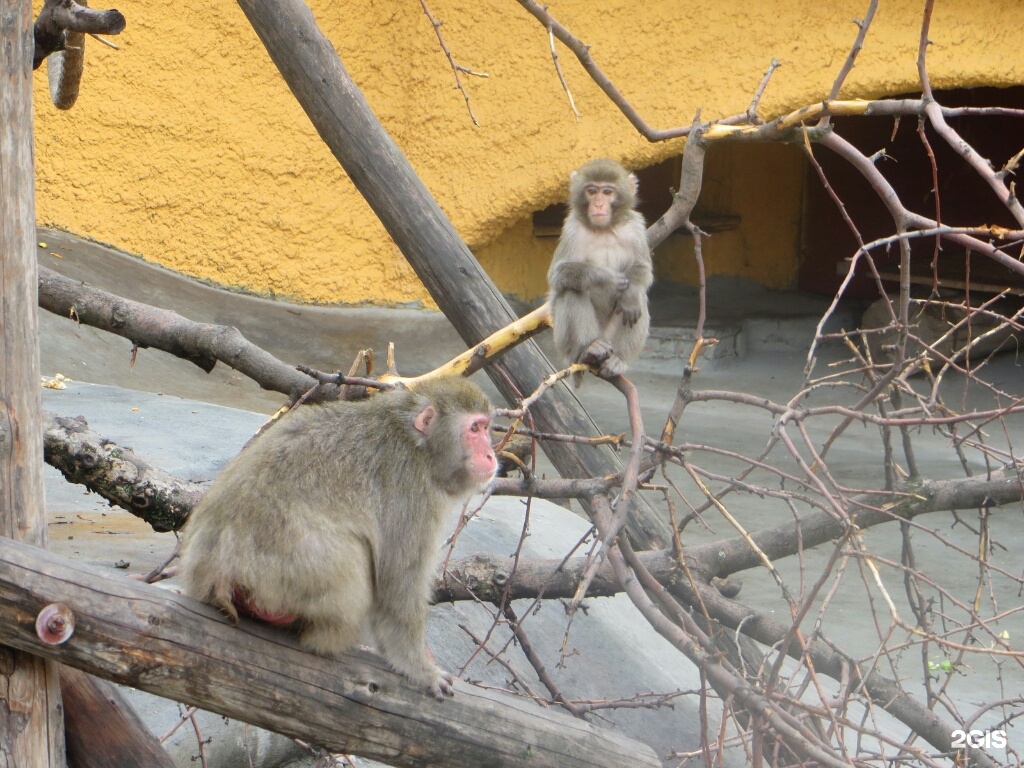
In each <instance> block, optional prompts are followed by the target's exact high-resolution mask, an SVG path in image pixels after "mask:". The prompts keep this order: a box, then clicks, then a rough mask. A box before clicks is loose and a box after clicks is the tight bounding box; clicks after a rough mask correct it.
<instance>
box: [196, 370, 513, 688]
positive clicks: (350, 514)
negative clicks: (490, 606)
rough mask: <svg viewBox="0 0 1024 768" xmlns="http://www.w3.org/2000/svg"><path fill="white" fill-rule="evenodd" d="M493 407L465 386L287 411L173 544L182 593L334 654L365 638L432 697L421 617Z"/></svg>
mask: <svg viewBox="0 0 1024 768" xmlns="http://www.w3.org/2000/svg"><path fill="white" fill-rule="evenodd" d="M490 419H491V404H490V402H489V401H488V399H487V397H486V395H484V393H483V392H482V391H481V390H480V388H479V387H478V386H477V385H475V384H473V383H471V382H469V381H466V380H465V379H459V378H445V379H435V380H432V381H426V382H423V383H422V384H420V385H419V386H417V387H416V389H415V391H410V390H407V389H397V390H394V391H391V392H384V393H381V394H379V395H377V396H375V397H372V398H370V399H368V400H362V401H358V402H334V403H329V404H326V405H309V406H303V407H301V408H298V409H296V410H295V411H293V412H292V413H290V414H289V415H288V416H286V417H285V418H284V419H283V420H282V421H281V422H280V423H278V424H276V425H275V426H273V427H272V428H271V429H270V430H269V431H268V432H267V433H266V434H264V435H262V436H261V437H259V438H258V439H256V440H255V441H254V442H252V443H251V444H250V445H248V446H246V448H245V449H243V450H242V452H241V453H239V454H238V455H237V456H236V457H235V458H234V459H232V460H231V462H230V463H229V464H228V465H227V466H226V467H225V468H224V469H223V471H222V472H221V473H220V475H218V477H217V478H216V480H215V481H214V483H213V485H212V486H211V487H210V489H209V490H208V491H207V492H206V495H205V496H204V497H203V499H202V501H201V502H200V503H199V504H198V505H197V506H196V508H195V509H194V510H193V511H192V514H191V516H190V518H189V521H188V524H187V526H186V527H185V534H184V539H183V541H182V546H181V575H182V580H183V583H184V586H185V589H186V591H187V592H188V593H189V594H190V595H192V596H193V597H195V598H198V599H199V600H203V601H205V602H208V603H211V604H212V605H215V606H217V607H218V608H220V609H221V610H222V611H224V613H226V614H227V615H228V616H229V617H230V618H231V619H232V621H235V622H237V621H238V614H239V613H241V614H243V615H247V616H250V617H253V618H257V619H261V620H263V621H267V622H270V623H272V624H277V625H281V626H293V627H294V628H295V629H296V630H297V631H298V632H299V642H300V644H301V645H303V646H305V647H306V648H309V649H310V650H312V651H315V652H316V653H320V654H323V655H326V656H334V655H337V654H340V653H341V652H342V651H344V650H346V649H348V648H350V647H352V646H353V645H355V644H356V643H358V642H359V641H360V640H361V639H362V638H363V634H364V631H366V630H368V631H369V634H370V635H372V637H373V639H374V640H375V642H376V645H377V648H378V650H379V651H380V653H381V654H382V655H383V656H384V658H385V660H386V661H387V662H388V663H389V664H390V665H391V666H392V667H393V668H394V669H395V671H397V672H400V673H401V674H403V675H405V676H406V677H407V678H409V679H410V680H412V681H413V682H414V683H417V684H419V685H422V686H423V687H425V688H426V689H428V690H429V691H430V692H431V693H433V694H434V696H435V697H437V698H439V699H440V698H443V697H444V695H446V694H447V695H449V696H450V695H452V683H453V680H454V679H453V677H452V676H451V675H450V674H448V673H447V672H445V671H443V670H442V669H441V668H440V667H438V666H437V663H436V662H435V661H434V658H433V656H432V654H431V653H430V650H429V649H428V648H427V646H426V640H425V623H426V618H427V607H428V602H429V599H430V596H431V592H432V588H433V581H434V575H435V570H436V567H437V563H438V555H439V547H440V543H441V538H442V534H443V533H444V530H443V529H444V526H445V524H446V523H448V522H450V513H451V512H452V511H453V510H454V508H457V507H460V506H461V505H462V504H463V503H464V502H465V501H466V500H467V499H469V497H470V496H472V495H473V493H475V492H477V491H479V490H481V489H482V488H483V487H484V486H485V485H486V484H487V483H488V482H489V481H490V480H491V478H492V477H493V476H494V472H495V469H496V467H497V461H496V460H495V456H494V451H493V450H491V444H490V441H489V439H488V432H489V427H490Z"/></svg>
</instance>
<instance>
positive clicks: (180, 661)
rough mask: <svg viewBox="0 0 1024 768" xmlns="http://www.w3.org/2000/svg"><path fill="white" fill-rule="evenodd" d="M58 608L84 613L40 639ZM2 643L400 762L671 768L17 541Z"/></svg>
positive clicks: (617, 738)
mask: <svg viewBox="0 0 1024 768" xmlns="http://www.w3.org/2000/svg"><path fill="white" fill-rule="evenodd" d="M55 603H62V604H64V605H65V606H67V608H68V609H69V611H70V616H73V619H66V620H64V621H63V622H59V626H51V627H49V631H48V630H47V627H46V626H43V627H41V629H40V630H39V631H38V633H37V616H38V615H39V613H40V612H41V611H42V610H43V609H44V608H46V607H48V606H51V605H53V604H55ZM61 615H62V616H68V615H69V614H68V613H67V612H65V613H64V614H61ZM44 624H45V622H44ZM69 624H73V626H70V627H69V626H68V625H69ZM69 629H70V631H69ZM65 636H67V637H66V639H63V638H64V637H65ZM42 637H47V638H48V639H49V641H50V643H55V644H50V643H48V642H44V641H43V639H42ZM0 643H3V644H7V645H11V646H13V647H15V648H18V649H20V650H24V651H28V652H30V653H33V654H36V655H39V656H43V657H45V658H49V659H54V660H56V661H59V662H61V663H62V664H67V665H68V666H72V667H76V668H78V669H81V670H84V671H86V672H89V673H90V674H93V675H96V676H98V677H103V678H106V679H109V680H114V681H116V682H119V683H122V684H125V685H129V686H132V687H134V688H139V689H141V690H144V691H149V692H151V693H155V694H157V695H159V696H164V697H166V698H170V699H174V700H177V701H182V702H185V703H187V704H191V705H195V706H199V707H201V708H203V709H207V710H210V711H212V712H216V713H218V714H222V715H225V716H227V717H232V718H235V719H238V720H242V721H245V722H248V723H251V724H253V725H257V726H260V727H262V728H266V729H268V730H272V731H276V732H278V733H282V734H285V735H287V736H291V737H294V738H300V739H303V740H305V741H310V742H312V743H315V744H318V745H320V746H323V747H325V748H327V749H329V750H331V751H336V752H344V753H348V754H355V755H362V756H365V757H367V758H370V759H374V760H380V761H382V762H386V763H388V764H389V765H394V766H397V767H399V768H402V767H403V766H410V767H412V768H418V767H420V766H424V767H425V766H437V765H445V766H451V767H452V768H459V766H467V768H468V767H469V766H481V765H487V766H493V767H495V768H497V767H499V766H510V767H512V766H514V767H519V766H522V767H523V768H526V767H527V766H529V767H530V768H543V767H544V766H551V768H556V767H561V768H582V767H583V766H608V767H609V768H611V767H612V766H616V767H617V766H622V765H629V766H637V767H638V768H642V766H660V761H659V760H658V759H657V757H656V756H655V754H654V752H653V750H651V748H650V747H648V746H646V745H644V744H640V743H638V742H636V741H633V740H632V739H629V738H627V737H625V736H622V735H620V734H617V733H614V732H612V731H608V730H605V729H601V728H597V727H595V726H594V725H592V724H590V723H588V722H585V721H583V720H579V719H576V718H573V717H571V716H569V715H568V714H566V713H563V712H561V711H559V710H555V709H550V708H549V709H542V708H540V707H538V706H536V705H535V704H533V703H532V702H530V701H528V700H525V699H522V698H517V697H514V696H510V695H507V694H503V693H500V692H496V691H489V690H484V689H482V688H477V687H474V686H471V685H468V684H465V683H462V682H461V681H458V682H457V685H456V693H455V698H454V699H449V700H446V701H443V702H438V701H435V700H434V699H433V698H432V697H431V696H430V695H428V694H427V693H426V692H424V691H420V690H419V689H418V688H416V687H414V686H411V685H410V684H408V683H407V681H406V680H405V679H404V678H402V677H400V676H399V675H396V674H395V673H393V672H391V671H390V670H388V669H387V668H386V666H385V665H384V663H383V661H381V660H380V659H379V658H378V657H376V656H374V655H373V654H371V653H369V652H366V651H357V652H353V653H350V654H346V655H345V656H344V658H343V659H341V660H331V659H324V658H321V657H318V656H314V655H312V654H309V653H306V652H304V651H302V650H300V649H299V648H298V646H297V645H296V643H295V641H294V638H292V637H290V636H289V635H287V634H285V633H284V632H283V631H281V630H276V629H274V628H271V627H266V626H262V625H257V624H254V623H251V622H245V621H243V623H242V626H241V628H235V627H232V626H230V625H229V624H228V623H227V622H226V620H225V619H224V618H223V617H222V616H221V615H220V614H219V613H218V612H217V611H216V610H215V609H213V608H211V607H209V606H207V605H203V604H202V603H199V602H196V601H195V600H192V599H190V598H187V597H184V596H182V595H178V594H175V593H173V592H171V591H169V590H166V589H161V588H159V587H154V586H152V585H148V584H142V583H139V582H134V581H130V580H128V579H124V580H121V579H113V578H110V577H108V576H106V575H104V574H103V573H102V572H101V571H99V570H98V569H96V568H92V567H90V566H87V565H84V564H81V563H76V562H74V561H71V560H68V559H66V558H63V557H60V556H58V555H55V554H53V553H51V552H47V551H45V550H41V549H37V548H35V547H31V546H28V545H26V544H21V543H19V542H16V541H11V540H7V539H2V540H0Z"/></svg>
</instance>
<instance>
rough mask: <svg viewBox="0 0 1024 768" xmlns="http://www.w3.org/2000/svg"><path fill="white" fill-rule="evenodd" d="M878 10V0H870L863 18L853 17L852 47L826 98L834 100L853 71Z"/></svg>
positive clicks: (823, 122) (825, 120) (826, 122)
mask: <svg viewBox="0 0 1024 768" xmlns="http://www.w3.org/2000/svg"><path fill="white" fill-rule="evenodd" d="M876 10H878V0H871V2H870V4H869V5H868V12H867V13H866V14H864V19H863V20H860V19H854V20H853V23H854V24H856V25H857V28H858V29H857V39H856V40H854V42H853V47H852V48H850V53H849V54H848V55H847V56H846V61H844V62H843V66H842V67H841V68H840V69H839V74H837V75H836V79H835V81H834V82H833V83H832V89H831V90H830V91H829V92H828V100H829V101H835V100H836V99H838V98H839V91H840V89H841V88H842V87H843V83H844V82H845V81H846V78H847V76H848V75H849V74H850V72H852V71H853V68H854V66H856V63H857V56H858V54H860V52H861V50H862V49H863V48H864V39H865V38H866V37H867V35H868V28H869V27H870V26H871V20H872V19H874V18H875V11H876ZM827 124H828V117H824V118H822V125H827Z"/></svg>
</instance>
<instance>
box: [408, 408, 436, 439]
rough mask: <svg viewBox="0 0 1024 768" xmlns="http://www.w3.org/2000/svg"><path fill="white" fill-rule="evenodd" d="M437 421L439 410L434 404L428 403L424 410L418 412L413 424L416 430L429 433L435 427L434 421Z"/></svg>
mask: <svg viewBox="0 0 1024 768" xmlns="http://www.w3.org/2000/svg"><path fill="white" fill-rule="evenodd" d="M436 421H437V411H436V410H435V409H434V406H432V405H428V406H426V407H425V408H424V409H423V410H422V411H420V412H419V413H417V414H416V418H415V419H414V420H413V422H412V424H413V426H414V427H416V431H417V432H420V433H421V434H424V435H429V434H430V431H431V430H432V429H433V428H434V423H435V422H436Z"/></svg>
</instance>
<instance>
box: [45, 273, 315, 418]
mask: <svg viewBox="0 0 1024 768" xmlns="http://www.w3.org/2000/svg"><path fill="white" fill-rule="evenodd" d="M39 306H40V307H42V308H43V309H45V310H47V311H49V312H53V313H54V314H55V315H60V316H61V317H67V318H71V319H72V320H77V321H78V322H80V323H84V324H85V325H91V326H93V327H94V328H99V329H100V330H104V331H108V332H109V333H114V334H117V335H118V336H123V337H124V338H126V339H128V340H129V341H131V342H132V343H133V344H135V345H136V346H137V347H142V348H147V347H152V348H154V349H159V350H162V351H164V352H168V353H170V354H172V355H175V356H176V357H180V358H182V359H183V360H188V361H189V362H190V363H193V364H194V365H196V366H198V367H199V368H201V369H202V370H204V371H206V372H207V373H209V372H210V371H212V370H213V367H214V365H216V364H217V362H218V361H220V362H223V363H225V364H226V365H229V366H231V367H232V368H234V369H235V370H236V371H238V372H240V373H244V374H245V375H246V376H248V377H249V378H251V379H252V380H253V381H255V382H256V383H257V384H259V385H260V386H261V387H262V388H263V389H267V390H271V391H275V392H281V393H283V394H285V395H287V396H288V397H290V398H292V399H297V398H299V397H301V396H302V395H303V394H304V393H305V392H307V391H308V390H309V389H310V388H311V387H313V386H314V385H315V384H316V383H317V382H316V381H315V380H314V379H312V378H310V377H308V376H305V375H303V374H302V373H299V372H298V371H297V370H295V368H294V367H293V366H291V365H288V364H287V363H285V362H283V361H281V360H278V359H277V358H276V357H274V356H273V355H271V354H270V353H269V352H266V351H264V350H263V349H260V348H259V347H257V346H256V345H255V344H252V343H251V342H249V341H246V339H245V338H244V337H243V336H242V334H241V333H239V332H238V329H237V328H232V327H230V326H226V325H210V324H207V323H197V322H195V321H193V320H189V319H187V318H184V317H182V316H181V315H179V314H178V313H177V312H172V311H170V310H167V309H158V308H157V307H151V306H149V305H148V304H142V303H140V302H137V301H129V300H128V299H122V298H121V297H120V296H115V295H114V294H112V293H107V292H106V291H101V290H99V289H97V288H93V287H91V286H89V285H86V284H85V283H81V282H79V281H78V280H72V279H70V278H67V277H64V276H63V275H59V274H57V273H56V272H54V271H53V270H50V269H46V268H45V267H40V268H39Z"/></svg>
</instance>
